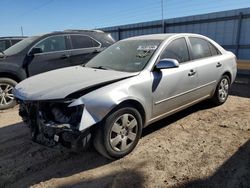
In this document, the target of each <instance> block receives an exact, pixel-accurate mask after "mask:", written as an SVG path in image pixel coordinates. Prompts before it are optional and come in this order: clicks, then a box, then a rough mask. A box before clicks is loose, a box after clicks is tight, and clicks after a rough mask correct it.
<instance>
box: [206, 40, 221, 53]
mask: <svg viewBox="0 0 250 188" xmlns="http://www.w3.org/2000/svg"><path fill="white" fill-rule="evenodd" d="M209 48H210V51H211V54H212V56H215V55H219V54H221V53H220V51H219V50H218V49H217V48H216V47H215V46H214V45H212V44H211V43H209Z"/></svg>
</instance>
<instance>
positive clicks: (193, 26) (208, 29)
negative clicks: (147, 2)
mask: <svg viewBox="0 0 250 188" xmlns="http://www.w3.org/2000/svg"><path fill="white" fill-rule="evenodd" d="M240 13H242V14H243V18H242V22H241V32H240V35H239V37H240V38H239V44H238V45H237V31H238V29H239V28H238V24H239V19H240ZM244 15H247V16H248V17H244ZM232 16H234V17H233V19H232ZM230 17H231V18H230ZM227 18H228V19H227ZM204 19H213V20H214V21H213V20H212V21H211V20H209V21H206V22H205V21H204ZM190 21H191V22H192V23H190ZM199 21H200V23H199ZM185 22H187V23H186V24H185ZM194 22H195V23H194ZM204 22H205V23H204ZM161 23H162V22H161V20H157V21H151V22H144V23H137V24H129V25H123V26H114V27H107V28H101V29H102V30H104V31H106V32H109V31H111V34H112V36H113V37H114V38H115V39H116V40H119V30H120V40H121V39H124V38H128V37H132V36H137V35H146V34H154V33H162V32H163V29H162V27H161ZM165 25H166V27H165V31H166V33H199V34H202V35H205V36H208V37H210V38H212V39H213V40H215V41H216V42H218V43H219V44H220V45H227V46H226V47H228V48H227V50H230V51H232V52H234V53H237V50H236V48H237V47H238V49H239V50H238V58H241V59H250V47H249V46H250V37H249V33H250V8H245V9H238V10H231V11H223V12H217V13H210V14H204V15H196V16H188V17H182V18H172V19H167V20H165ZM148 26H149V27H148ZM145 27H147V28H145ZM242 45H245V46H242ZM246 45H247V46H246Z"/></svg>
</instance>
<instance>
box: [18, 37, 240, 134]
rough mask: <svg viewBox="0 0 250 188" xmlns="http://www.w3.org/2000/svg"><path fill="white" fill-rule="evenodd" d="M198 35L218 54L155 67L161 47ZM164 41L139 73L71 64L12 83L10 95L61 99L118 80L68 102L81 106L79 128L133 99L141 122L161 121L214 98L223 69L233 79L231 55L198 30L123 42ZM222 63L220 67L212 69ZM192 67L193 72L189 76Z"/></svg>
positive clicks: (96, 121)
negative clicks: (142, 113) (174, 65)
mask: <svg viewBox="0 0 250 188" xmlns="http://www.w3.org/2000/svg"><path fill="white" fill-rule="evenodd" d="M188 36H193V37H199V38H203V39H205V40H208V41H209V42H211V43H212V44H213V45H214V46H216V47H217V48H218V49H219V51H220V52H221V55H218V56H214V57H208V58H203V59H199V60H194V61H188V62H185V63H181V64H180V66H179V67H178V68H172V69H162V70H160V71H153V68H154V66H155V64H156V63H157V62H158V61H159V56H160V54H161V52H162V51H163V50H164V49H165V47H166V46H167V45H168V44H169V43H170V42H171V41H173V40H174V39H177V38H179V37H188ZM145 39H162V40H164V41H163V42H162V43H161V45H160V46H159V47H158V49H157V50H156V52H155V53H154V55H153V56H152V57H151V59H150V61H149V62H148V64H147V66H146V67H145V68H144V70H142V71H141V72H140V73H126V72H117V71H111V70H96V69H91V68H83V67H80V66H78V67H70V68H64V69H60V70H56V71H51V72H48V73H45V74H41V75H37V76H34V77H32V78H29V79H27V80H25V81H23V82H21V83H20V84H18V85H17V86H16V89H15V90H14V94H15V96H16V97H17V98H19V99H21V100H29V101H40V100H51V99H64V98H65V97H66V96H68V95H69V94H71V93H74V92H76V91H79V90H81V89H85V88H88V87H91V86H94V85H98V84H100V83H105V82H109V81H112V80H115V79H122V80H119V81H116V82H113V83H110V84H108V85H105V86H102V87H98V88H97V89H95V90H93V91H90V92H89V93H87V94H85V95H83V96H81V97H79V98H78V99H75V100H73V101H72V103H71V104H70V105H69V108H70V107H72V106H78V105H83V106H84V110H83V113H82V118H81V122H80V126H79V130H80V131H84V130H85V129H87V128H88V127H91V126H92V125H94V124H96V123H98V122H100V121H101V120H103V118H104V117H105V116H106V115H107V114H108V113H109V112H110V111H111V110H112V109H114V108H115V107H116V106H118V105H119V104H121V103H122V102H126V101H128V100H132V101H135V102H137V103H138V104H140V105H141V106H142V108H143V109H144V111H145V125H144V126H147V125H148V124H150V123H152V122H155V121H157V120H159V119H162V118H164V117H166V116H168V115H170V114H173V113H175V112H177V111H180V110H182V109H184V108H186V107H188V106H191V105H193V104H195V103H198V102H200V101H201V100H204V99H207V98H209V97H211V96H213V93H214V91H215V89H216V86H217V84H218V82H219V80H220V78H221V77H222V75H223V74H224V73H225V72H228V73H230V75H231V76H232V78H231V83H233V81H234V80H235V77H236V72H237V68H236V61H235V56H234V54H232V53H231V52H228V51H226V50H224V49H223V48H222V47H221V46H219V45H218V44H217V43H216V42H214V41H213V40H211V39H209V38H207V37H204V36H202V35H197V34H156V35H144V36H139V37H133V38H129V39H125V40H145ZM218 62H220V63H221V64H222V66H221V67H220V68H216V64H217V63H218ZM191 69H193V70H194V71H195V72H196V74H194V75H193V76H189V72H190V70H191Z"/></svg>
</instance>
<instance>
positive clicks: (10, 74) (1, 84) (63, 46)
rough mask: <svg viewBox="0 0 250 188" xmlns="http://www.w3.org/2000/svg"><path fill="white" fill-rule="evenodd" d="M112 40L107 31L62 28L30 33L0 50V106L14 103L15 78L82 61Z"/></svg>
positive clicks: (83, 62) (16, 79) (3, 107)
mask: <svg viewBox="0 0 250 188" xmlns="http://www.w3.org/2000/svg"><path fill="white" fill-rule="evenodd" d="M114 42H115V40H114V39H113V38H112V37H111V35H110V34H107V33H104V32H102V31H98V30H65V31H62V32H53V33H49V34H45V35H42V36H33V37H29V38H26V39H24V40H22V41H21V42H19V43H17V44H15V45H14V46H11V47H10V48H8V49H7V50H5V51H4V52H3V53H2V54H1V53H0V110H2V109H7V108H11V107H13V106H15V103H16V102H15V100H14V97H13V94H12V89H13V88H14V86H15V85H16V84H17V82H20V81H22V80H24V79H25V78H27V77H29V76H33V75H36V74H39V73H42V72H46V71H49V70H53V69H58V68H62V67H68V66H74V65H80V64H85V63H86V62H88V61H89V60H90V59H91V58H93V57H94V56H95V55H96V54H97V53H99V52H101V51H103V50H104V49H105V48H106V47H108V46H110V45H111V44H113V43H114ZM62 79H63V78H62Z"/></svg>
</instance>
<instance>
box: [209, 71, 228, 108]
mask: <svg viewBox="0 0 250 188" xmlns="http://www.w3.org/2000/svg"><path fill="white" fill-rule="evenodd" d="M229 87H230V79H229V77H228V76H227V75H223V76H222V78H221V79H220V81H219V83H218V85H217V87H216V90H215V93H214V96H213V97H212V101H213V102H214V103H215V104H216V105H221V104H223V103H224V102H226V100H227V98H228V92H229Z"/></svg>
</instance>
